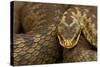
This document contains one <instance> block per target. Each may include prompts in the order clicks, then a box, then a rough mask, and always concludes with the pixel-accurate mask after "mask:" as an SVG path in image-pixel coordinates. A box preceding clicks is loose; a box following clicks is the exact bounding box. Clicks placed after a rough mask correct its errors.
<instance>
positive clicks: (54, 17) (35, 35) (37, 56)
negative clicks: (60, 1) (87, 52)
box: [12, 3, 67, 65]
mask: <svg viewBox="0 0 100 67" xmlns="http://www.w3.org/2000/svg"><path fill="white" fill-rule="evenodd" d="M66 7H67V6H66ZM33 8H35V9H34V10H33ZM63 12H64V8H63V7H62V6H56V5H48V4H45V5H43V4H40V5H39V4H34V3H28V4H27V5H26V6H25V7H24V8H23V11H22V13H21V14H22V15H21V17H20V18H21V24H22V26H23V29H24V32H28V31H29V32H28V33H25V34H16V35H15V36H14V43H13V51H14V52H12V53H13V61H14V63H13V65H26V64H27V65H28V64H51V63H57V62H60V58H61V56H62V47H61V46H60V44H59V42H58V39H57V35H56V24H57V23H58V22H59V20H60V16H61V15H62V14H63ZM13 61H12V62H13Z"/></svg>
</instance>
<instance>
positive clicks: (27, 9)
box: [11, 1, 97, 65]
mask: <svg viewBox="0 0 100 67" xmlns="http://www.w3.org/2000/svg"><path fill="white" fill-rule="evenodd" d="M11 4H13V7H12V9H13V10H14V13H13V17H14V20H13V41H12V44H11V48H12V52H11V64H12V65H30V64H51V63H62V62H81V61H95V60H97V43H96V39H97V36H96V35H97V33H96V29H97V28H96V27H97V26H96V25H97V24H96V20H97V19H96V9H97V8H96V7H95V6H92V7H91V6H81V5H80V6H78V5H66V4H48V3H32V2H18V1H16V2H12V3H11Z"/></svg>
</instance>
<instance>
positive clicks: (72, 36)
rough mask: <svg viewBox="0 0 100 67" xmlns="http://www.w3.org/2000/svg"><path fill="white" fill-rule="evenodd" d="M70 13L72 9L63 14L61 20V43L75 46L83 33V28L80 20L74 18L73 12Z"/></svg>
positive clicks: (59, 30) (66, 46) (64, 45)
mask: <svg viewBox="0 0 100 67" xmlns="http://www.w3.org/2000/svg"><path fill="white" fill-rule="evenodd" d="M69 13H70V11H69V12H68V11H67V12H65V13H64V14H63V16H62V19H61V22H60V23H59V24H58V27H57V31H58V33H57V36H58V39H59V43H60V45H61V46H63V47H64V48H73V47H75V46H76V44H77V42H78V40H79V37H80V34H81V28H80V24H79V22H78V20H77V19H76V18H72V17H71V16H72V14H69Z"/></svg>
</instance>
